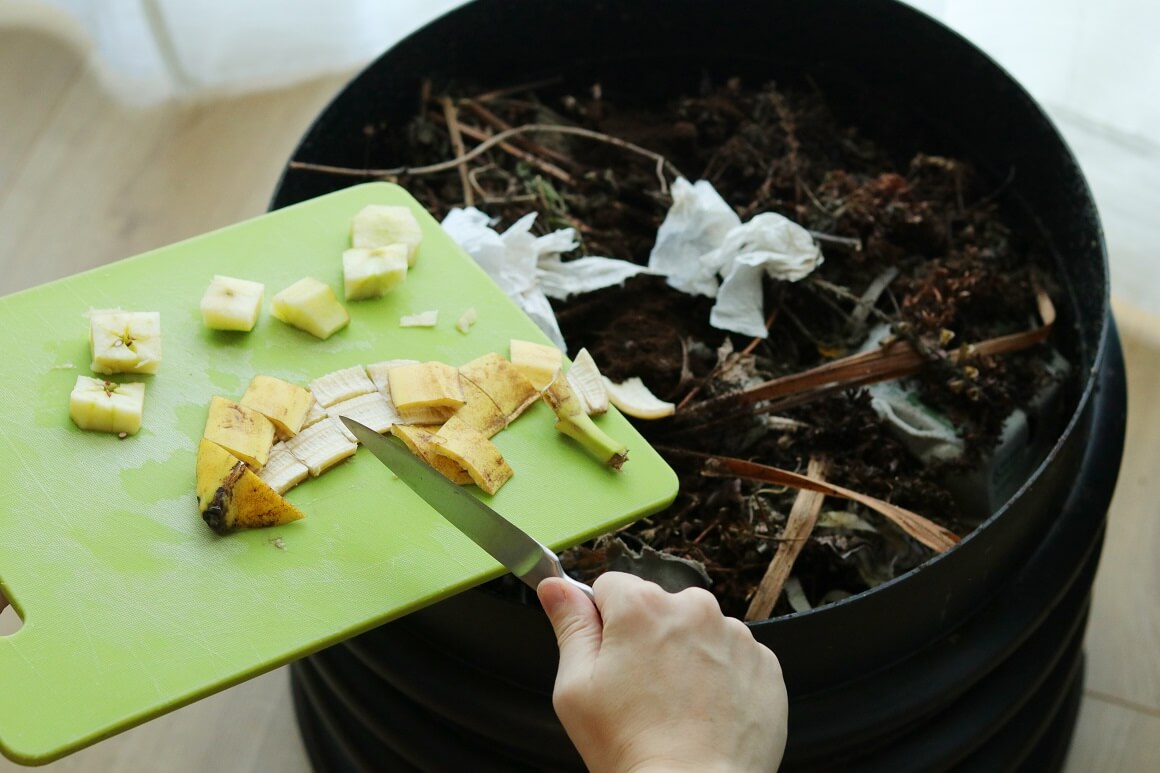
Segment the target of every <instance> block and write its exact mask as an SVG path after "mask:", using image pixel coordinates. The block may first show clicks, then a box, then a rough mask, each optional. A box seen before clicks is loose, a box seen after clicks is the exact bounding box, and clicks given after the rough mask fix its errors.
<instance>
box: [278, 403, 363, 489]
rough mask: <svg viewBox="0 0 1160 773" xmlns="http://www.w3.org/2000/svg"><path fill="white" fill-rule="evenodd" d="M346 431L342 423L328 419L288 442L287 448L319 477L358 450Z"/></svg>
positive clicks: (308, 428) (303, 431) (311, 472)
mask: <svg viewBox="0 0 1160 773" xmlns="http://www.w3.org/2000/svg"><path fill="white" fill-rule="evenodd" d="M344 429H346V428H345V427H343V426H342V422H341V421H339V420H338V419H335V418H329V417H328V418H326V419H323V420H322V421H320V422H318V423H317V424H314V425H312V426H310V427H307V428H306V429H304V430H302V431H301V432H299V433H298V434H297V435H295V436H294V437H292V438H290V439H289V440H287V441H286V448H287V449H289V451H290V453H292V454H294V458H296V459H297V460H298V461H300V462H302V463H303V464H304V465H306V467H307V468H308V469H309V470H310V474H311V475H313V476H315V477H317V476H319V475H321V474H322V473H324V472H326V471H327V470H329V469H330V468H331V467H333V466H334V465H336V464H338V463H339V462H341V461H342V460H343V459H347V458H349V457H351V456H354V452H355V451H357V450H358V444H356V443H353V442H351V440H350V439H349V438H348V437H347V435H346V433H345V432H344V431H343V430H344Z"/></svg>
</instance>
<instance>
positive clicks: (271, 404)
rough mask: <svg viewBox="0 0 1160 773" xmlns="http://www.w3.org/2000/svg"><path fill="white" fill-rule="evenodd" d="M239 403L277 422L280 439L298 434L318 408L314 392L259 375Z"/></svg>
mask: <svg viewBox="0 0 1160 773" xmlns="http://www.w3.org/2000/svg"><path fill="white" fill-rule="evenodd" d="M238 402H239V403H241V404H242V405H244V406H246V407H247V408H253V409H254V410H255V411H257V412H258V413H260V414H262V415H263V416H265V417H266V418H267V419H269V420H270V421H272V422H274V427H275V429H277V430H278V434H279V435H281V436H283V437H289V436H291V435H295V434H297V433H298V432H299V431H300V430H301V429H302V427H303V425H304V424H305V423H306V417H307V416H308V415H309V414H310V409H311V408H312V407H313V406H314V396H313V395H312V394H310V390H308V389H306V388H305V387H301V386H299V385H297V384H291V383H290V382H289V381H283V380H282V379H280V378H274V377H273V376H263V375H257V376H254V378H253V379H252V380H251V381H250V385H249V386H248V387H246V393H245V394H244V395H242V399H241V400H239V401H238Z"/></svg>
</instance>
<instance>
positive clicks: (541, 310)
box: [443, 207, 652, 351]
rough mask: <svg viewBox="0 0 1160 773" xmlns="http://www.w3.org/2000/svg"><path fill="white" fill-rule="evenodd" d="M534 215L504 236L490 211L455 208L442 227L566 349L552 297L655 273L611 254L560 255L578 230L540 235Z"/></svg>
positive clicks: (570, 246) (571, 247)
mask: <svg viewBox="0 0 1160 773" xmlns="http://www.w3.org/2000/svg"><path fill="white" fill-rule="evenodd" d="M535 220H536V213H535V212H529V213H528V214H526V215H524V216H523V217H521V218H520V219H519V220H517V221H516V222H515V223H513V224H512V225H511V227H510V228H508V229H507V230H506V231H504V233H503V234H502V235H500V234H499V233H497V232H496V231H495V230H494V229H493V228H492V227H491V224H492V218H491V217H489V216H488V215H487V214H486V213H484V212H481V211H480V210H478V209H475V208H474V207H469V208H467V209H460V208H455V209H452V210H451V211H450V212H448V213H447V217H445V218H444V219H443V230H445V231H446V232H447V233H448V234H449V235H450V236H451V238H452V239H454V240H455V241H456V243H458V244H459V246H460V247H462V248H463V249H464V251H465V252H467V254H469V255H471V257H473V258H474V259H475V261H476V262H477V263H479V265H480V266H481V267H482V268H483V270H484V271H486V272H487V274H488V276H490V277H491V278H492V279H493V280H494V281H495V283H496V284H497V285H499V287H500V289H502V290H503V291H504V293H506V294H507V296H508V297H509V298H511V299H512V300H514V301H515V302H516V303H517V304H518V305H519V307H520V308H521V309H523V310H524V313H525V314H527V315H528V316H529V317H531V318H532V320H533V321H534V322H535V323H536V325H537V326H538V327H539V328H540V330H542V331H544V334H545V335H547V336H548V338H550V339H551V340H552V343H553V344H555V345H556V346H557V347H559V348H560V349H561V350H562V351H567V347H566V344H565V342H564V336H563V334H562V333H561V332H560V326H559V324H557V322H556V315H555V313H554V312H553V311H552V306H551V303H550V302H549V301H548V298H549V297H551V298H557V299H560V300H563V299H564V298H567V297H569V296H571V295H575V294H578V293H586V292H592V291H593V290H600V289H602V288H605V287H609V286H612V285H618V284H623V283H624V281H625V280H626V279H628V278H629V277H632V276H635V275H637V274H641V273H652V272H650V271H649V269H647V268H646V267H644V266H638V265H636V264H635V263H629V262H627V261H623V260H613V259H612V258H601V257H586V258H578V259H576V260H569V261H565V260H561V258H560V256H561V254H563V253H565V252H571V251H572V250H574V249H576V247H577V246H579V245H578V242H577V241H576V232H575V230H573V229H571V228H561V229H559V230H557V231H553V232H552V233H550V234H546V235H544V236H535V235H533V234H532V232H531V231H532V225H533V223H535Z"/></svg>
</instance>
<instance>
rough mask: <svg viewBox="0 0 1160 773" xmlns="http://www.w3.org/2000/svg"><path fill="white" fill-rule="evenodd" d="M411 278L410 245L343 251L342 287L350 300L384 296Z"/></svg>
mask: <svg viewBox="0 0 1160 773" xmlns="http://www.w3.org/2000/svg"><path fill="white" fill-rule="evenodd" d="M406 278H407V247H406V246H405V245H403V244H388V245H387V246H385V247H373V248H370V249H367V248H361V247H353V248H351V249H349V250H347V251H345V252H344V253H342V287H343V292H344V293H345V295H346V299H347V300H348V301H358V300H365V299H368V298H381V297H382V296H383V295H386V294H387V293H388V292H389V291H391V290H393V289H394V288H395V287H396V286H397V285H398V284H400V283H401V282H402V281H403V280H405V279H406Z"/></svg>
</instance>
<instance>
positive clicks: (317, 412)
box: [298, 400, 326, 432]
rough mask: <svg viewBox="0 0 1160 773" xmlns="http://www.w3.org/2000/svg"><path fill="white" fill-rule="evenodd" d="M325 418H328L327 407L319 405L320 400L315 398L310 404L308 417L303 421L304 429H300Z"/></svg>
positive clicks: (311, 425)
mask: <svg viewBox="0 0 1160 773" xmlns="http://www.w3.org/2000/svg"><path fill="white" fill-rule="evenodd" d="M325 418H326V409H325V408H323V407H322V406H321V405H319V404H318V401H317V400H315V401H314V402H313V403H311V405H310V412H309V413H307V414H306V418H305V419H304V420H303V421H302V429H300V430H298V431H299V432H301V431H302V430H303V429H306V428H307V427H313V426H314V425H315V424H317V423H318V422H320V421H322V420H323V419H325Z"/></svg>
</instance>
